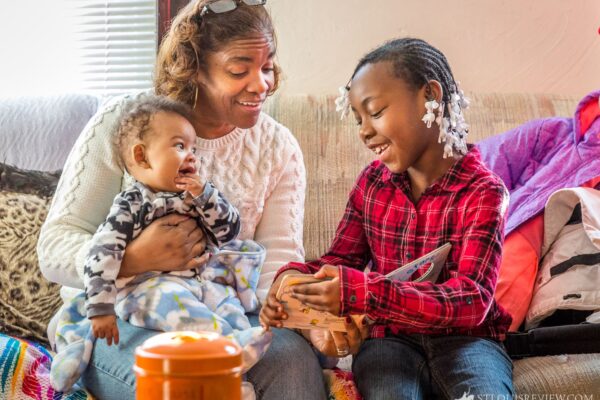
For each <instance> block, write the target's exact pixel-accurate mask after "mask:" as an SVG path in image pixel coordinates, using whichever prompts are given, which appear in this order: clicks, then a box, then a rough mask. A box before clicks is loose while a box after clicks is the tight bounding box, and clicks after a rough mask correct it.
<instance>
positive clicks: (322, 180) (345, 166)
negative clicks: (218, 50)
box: [266, 93, 580, 260]
mask: <svg viewBox="0 0 600 400" xmlns="http://www.w3.org/2000/svg"><path fill="white" fill-rule="evenodd" d="M469 97H470V98H471V107H470V108H469V110H467V112H466V119H467V122H468V123H469V124H470V125H471V129H470V132H471V133H470V137H469V142H472V143H474V142H477V141H479V140H481V139H483V138H486V137H489V136H491V135H494V134H497V133H501V132H504V131H506V130H508V129H511V128H514V127H516V126H518V125H521V124H522V123H524V122H526V121H529V120H532V119H535V118H542V117H551V116H566V117H569V116H572V115H573V113H574V111H575V107H576V106H577V103H578V101H579V100H580V99H579V98H574V97H568V96H558V95H529V94H474V93H472V94H469ZM266 112H267V113H268V114H270V115H271V116H273V117H274V118H275V119H276V120H278V121H279V122H281V123H282V124H284V125H285V126H287V127H288V128H289V129H290V130H291V131H292V133H293V134H294V135H295V136H296V138H297V139H298V141H299V143H300V147H301V148H302V152H303V153H304V162H305V164H306V169H307V174H308V177H307V179H308V181H307V193H306V208H305V220H304V245H305V249H306V258H307V259H309V260H310V259H314V258H317V257H319V256H320V255H321V254H322V253H324V252H325V251H326V250H327V249H328V247H329V244H330V242H331V239H332V238H333V235H334V233H335V229H336V228H337V224H338V222H339V220H340V218H341V216H342V214H343V211H344V207H345V205H346V199H347V195H348V192H349V191H350V189H351V188H352V184H353V183H354V180H355V178H356V176H357V175H358V173H359V172H360V171H361V170H362V168H363V167H364V166H365V165H366V164H367V163H369V162H370V161H371V160H372V159H373V155H372V153H371V152H370V151H368V150H366V149H365V147H364V146H363V145H362V143H361V142H360V140H359V139H358V127H357V126H356V124H355V123H354V118H353V117H350V118H347V119H346V120H344V121H340V117H339V114H338V113H336V112H335V104H334V97H333V96H331V97H328V96H319V97H313V96H280V97H279V96H275V97H273V98H272V99H270V100H269V102H268V104H267V107H266Z"/></svg>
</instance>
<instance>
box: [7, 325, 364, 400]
mask: <svg viewBox="0 0 600 400" xmlns="http://www.w3.org/2000/svg"><path fill="white" fill-rule="evenodd" d="M51 363H52V354H51V353H50V352H49V351H48V350H46V349H45V348H44V347H43V346H42V345H40V344H37V343H35V342H31V341H27V340H23V339H18V338H14V337H11V336H7V335H4V334H2V333H0V399H11V400H31V399H36V400H93V399H94V397H92V395H91V394H89V393H87V392H86V391H85V390H81V389H76V390H74V391H72V392H70V393H68V394H65V393H61V392H56V391H55V390H54V389H52V387H51V386H50V364H51ZM323 373H324V375H325V381H326V382H327V384H328V386H329V392H330V393H329V400H362V398H361V397H360V395H359V394H358V390H357V389H356V386H355V385H354V382H353V380H352V373H351V372H348V371H343V370H340V369H337V368H335V369H326V370H323Z"/></svg>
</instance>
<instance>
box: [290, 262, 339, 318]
mask: <svg viewBox="0 0 600 400" xmlns="http://www.w3.org/2000/svg"><path fill="white" fill-rule="evenodd" d="M314 277H315V278H317V279H323V281H322V282H317V283H303V284H298V285H294V286H293V287H292V297H294V298H296V299H298V300H300V301H301V302H302V303H303V304H305V305H307V306H308V307H310V308H313V309H315V310H319V311H327V312H329V313H331V314H333V315H339V314H340V277H339V273H338V267H336V266H334V265H328V264H326V265H323V266H322V267H321V269H320V270H319V271H317V272H316V273H315V274H314Z"/></svg>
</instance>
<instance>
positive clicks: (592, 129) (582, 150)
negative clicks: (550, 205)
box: [477, 90, 600, 235]
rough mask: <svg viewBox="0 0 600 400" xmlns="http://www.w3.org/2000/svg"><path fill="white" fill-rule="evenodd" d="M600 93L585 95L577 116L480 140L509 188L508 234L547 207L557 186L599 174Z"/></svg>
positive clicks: (485, 158) (533, 123)
mask: <svg viewBox="0 0 600 400" xmlns="http://www.w3.org/2000/svg"><path fill="white" fill-rule="evenodd" d="M599 96H600V90H597V91H595V92H592V93H590V94H588V95H587V96H586V97H584V98H583V100H582V101H581V102H580V103H579V105H578V106H577V110H576V111H575V116H574V117H573V118H545V119H538V120H534V121H531V122H528V123H526V124H524V125H521V126H519V127H517V128H515V129H513V130H510V131H507V132H505V133H502V134H500V135H496V136H493V137H490V138H488V139H485V140H482V141H481V142H479V143H477V146H478V147H479V150H480V151H481V158H482V159H483V161H484V163H485V164H486V165H487V166H488V167H489V168H490V169H491V170H492V171H494V172H495V173H496V174H497V175H498V176H500V177H501V178H502V180H503V181H504V184H505V185H506V187H507V188H508V190H509V191H510V205H509V207H508V219H507V222H506V228H505V233H506V234H507V235H508V234H509V233H510V232H512V231H513V230H514V229H516V228H517V227H518V226H519V225H521V224H522V223H523V222H525V221H527V220H528V219H529V218H531V217H533V216H535V215H536V214H538V213H539V212H540V211H542V210H543V208H544V206H545V204H546V200H548V198H549V197H550V195H551V194H552V193H553V192H555V191H556V190H558V189H562V188H567V187H577V186H580V185H581V184H583V183H585V182H587V181H589V180H590V179H593V178H596V177H598V176H600V103H599V99H598V97H599ZM582 122H583V124H584V126H582ZM583 129H585V131H583Z"/></svg>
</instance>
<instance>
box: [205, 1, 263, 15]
mask: <svg viewBox="0 0 600 400" xmlns="http://www.w3.org/2000/svg"><path fill="white" fill-rule="evenodd" d="M239 3H244V4H246V5H248V6H262V5H265V4H266V3H267V0H215V1H213V2H211V3H209V4H207V5H205V6H204V7H202V11H200V16H201V17H203V16H204V14H206V13H207V12H209V11H212V12H214V13H215V14H222V13H226V12H229V11H233V10H235V9H236V8H237V7H238V4H239Z"/></svg>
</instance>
